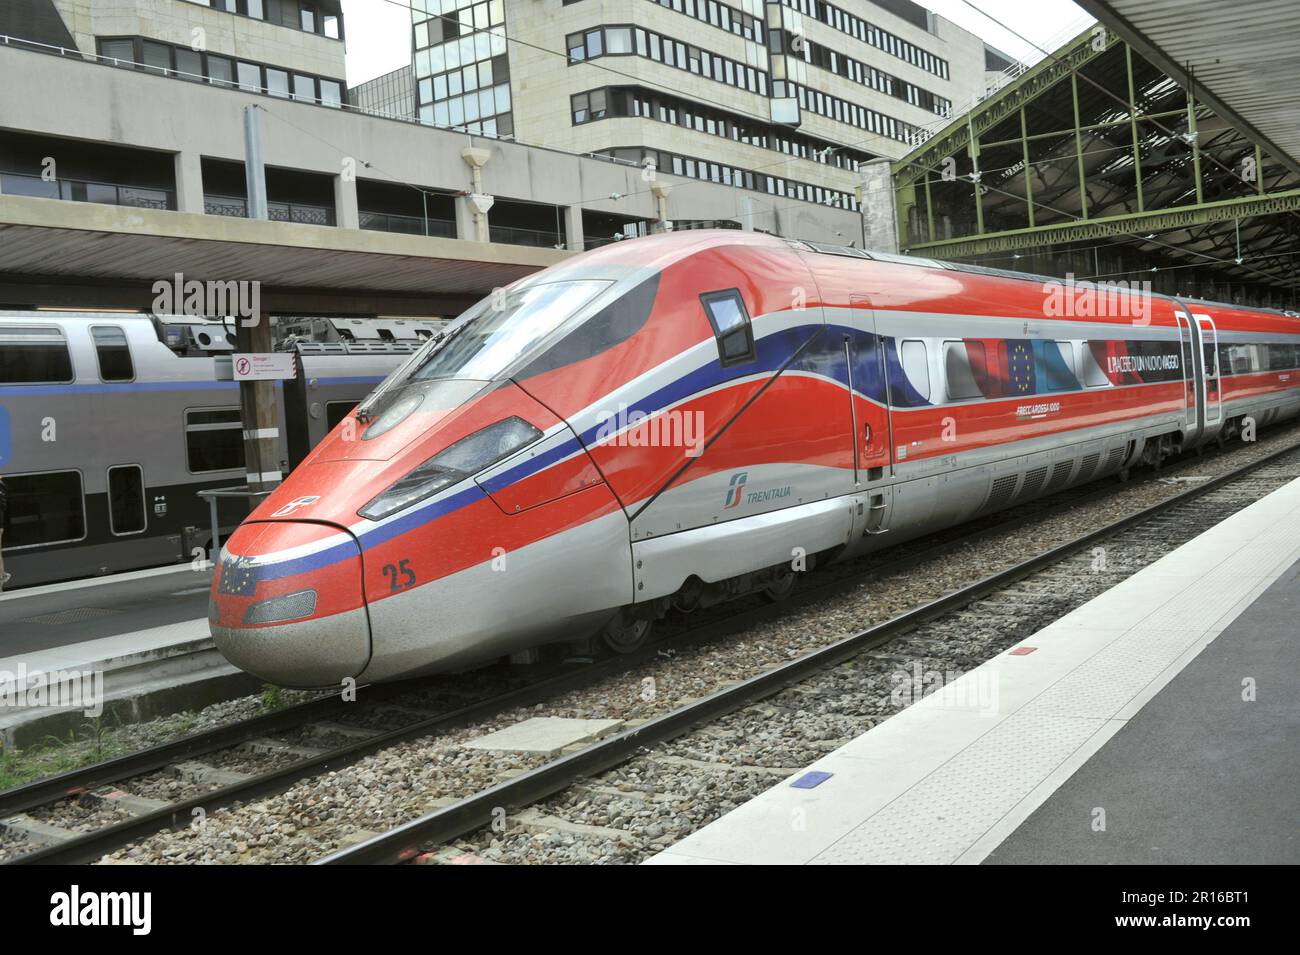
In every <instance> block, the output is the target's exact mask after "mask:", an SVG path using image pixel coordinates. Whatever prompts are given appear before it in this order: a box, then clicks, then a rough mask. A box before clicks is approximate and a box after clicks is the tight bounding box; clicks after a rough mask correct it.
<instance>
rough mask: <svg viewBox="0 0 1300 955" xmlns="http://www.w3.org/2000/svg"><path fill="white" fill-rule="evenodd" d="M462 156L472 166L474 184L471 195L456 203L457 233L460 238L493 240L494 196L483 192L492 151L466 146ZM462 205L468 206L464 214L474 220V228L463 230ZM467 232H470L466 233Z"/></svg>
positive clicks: (471, 175) (471, 176)
mask: <svg viewBox="0 0 1300 955" xmlns="http://www.w3.org/2000/svg"><path fill="white" fill-rule="evenodd" d="M460 158H461V159H463V160H465V165H467V166H469V168H470V178H471V181H472V183H473V185H472V187H471V188H470V191H469V195H467V196H465V197H464V198H463V199H462V200H461V201H460V202H457V203H456V235H457V236H458V237H460V238H472V239H476V240H478V241H479V242H490V241H492V233H491V231H490V230H489V225H488V210H489V209H491V208H492V203H493V201H494V200H493V197H492V196H489V195H486V194H485V193H484V192H483V167H484V166H485V165H487V161H488V160H489V159H491V158H492V153H491V152H489V151H488V150H486V149H474V148H473V147H466V148H465V149H462V150H461V151H460ZM462 205H464V206H465V207H466V208H465V210H464V213H463V214H464V215H467V216H469V218H470V219H471V220H472V222H473V229H472V230H468V229H466V230H462V227H461V216H462V211H461V206H462ZM466 232H469V233H470V234H469V235H466V234H465V233H466Z"/></svg>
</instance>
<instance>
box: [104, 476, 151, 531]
mask: <svg viewBox="0 0 1300 955" xmlns="http://www.w3.org/2000/svg"><path fill="white" fill-rule="evenodd" d="M145 523H146V518H145V503H144V469H143V468H141V467H140V465H138V464H121V465H118V466H117V467H111V468H109V469H108V529H109V530H111V531H112V532H113V533H114V534H115V535H117V536H119V537H120V536H122V535H123V534H139V533H140V532H141V531H143V530H144V528H145Z"/></svg>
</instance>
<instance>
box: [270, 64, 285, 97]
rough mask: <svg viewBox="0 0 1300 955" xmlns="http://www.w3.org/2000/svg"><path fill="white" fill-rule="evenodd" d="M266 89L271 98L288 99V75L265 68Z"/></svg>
mask: <svg viewBox="0 0 1300 955" xmlns="http://www.w3.org/2000/svg"><path fill="white" fill-rule="evenodd" d="M266 89H267V92H269V93H270V94H271V95H272V96H281V97H284V98H285V99H288V98H289V74H288V73H286V72H285V71H284V70H276V69H272V68H271V67H269V66H268V67H267V68H266Z"/></svg>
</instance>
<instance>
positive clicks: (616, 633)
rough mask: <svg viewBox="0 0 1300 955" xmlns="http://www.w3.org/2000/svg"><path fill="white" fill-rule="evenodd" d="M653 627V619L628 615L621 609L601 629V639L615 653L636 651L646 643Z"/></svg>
mask: <svg viewBox="0 0 1300 955" xmlns="http://www.w3.org/2000/svg"><path fill="white" fill-rule="evenodd" d="M653 629H654V621H653V620H644V619H639V618H636V617H628V616H627V615H626V614H624V613H623V611H621V610H620V611H619V612H618V613H616V614H615V615H614V617H613V618H612V619H611V620H610V621H609V623H607V624H605V627H604V629H603V630H601V631H600V639H601V640H602V641H603V642H604V644H605V646H607V647H609V649H611V650H613V651H614V652H615V653H635V652H636V651H637V650H640V649H641V647H643V646H644V645H645V642H646V640H648V639H649V637H650V631H651V630H653Z"/></svg>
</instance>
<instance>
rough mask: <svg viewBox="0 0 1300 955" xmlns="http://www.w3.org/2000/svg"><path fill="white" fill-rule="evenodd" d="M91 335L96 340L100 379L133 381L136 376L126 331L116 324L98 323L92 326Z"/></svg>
mask: <svg viewBox="0 0 1300 955" xmlns="http://www.w3.org/2000/svg"><path fill="white" fill-rule="evenodd" d="M90 337H91V338H92V339H94V342H95V357H96V359H97V360H98V361H99V379H100V381H131V380H132V379H134V378H135V368H134V366H133V365H132V362H131V347H130V346H129V345H128V344H127V343H126V332H124V331H123V330H122V329H121V328H119V327H118V326H116V325H96V326H94V327H93V328H91V330H90Z"/></svg>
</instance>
